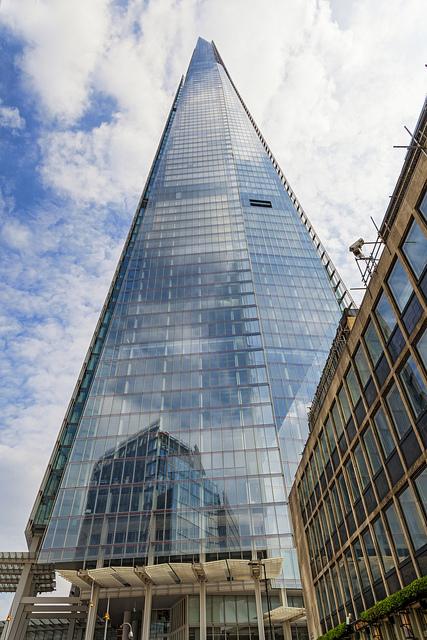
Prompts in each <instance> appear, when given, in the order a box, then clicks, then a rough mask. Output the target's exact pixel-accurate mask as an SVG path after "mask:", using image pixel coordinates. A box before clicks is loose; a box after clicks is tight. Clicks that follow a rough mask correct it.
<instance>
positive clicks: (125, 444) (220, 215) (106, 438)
mask: <svg viewBox="0 0 427 640" xmlns="http://www.w3.org/2000/svg"><path fill="white" fill-rule="evenodd" d="M302 108H303V106H302ZM351 304H352V301H351V298H350V296H349V294H348V293H347V291H346V289H345V287H344V285H343V283H342V282H341V280H340V278H339V275H338V274H337V272H336V270H335V269H334V267H333V265H332V263H331V261H330V259H329V257H328V255H327V254H326V252H325V250H324V248H323V246H322V245H321V243H320V241H319V239H318V238H317V236H316V234H315V232H314V231H313V229H312V227H311V225H310V222H309V221H308V219H307V218H306V216H305V214H304V212H303V210H302V209H301V207H300V205H299V203H298V201H297V199H296V197H295V195H294V194H293V192H292V190H291V188H290V186H289V185H288V183H287V181H286V179H285V178H284V176H283V174H282V172H281V170H280V168H279V167H278V165H277V162H276V160H275V159H274V157H273V155H272V153H271V151H270V150H269V148H268V146H267V143H266V142H265V140H264V138H263V137H262V135H261V133H260V131H259V129H258V128H257V126H256V124H255V122H254V121H253V119H252V117H251V115H250V113H249V111H248V110H247V108H246V106H245V104H244V102H243V100H242V99H241V97H240V95H239V93H238V92H237V90H236V87H235V86H234V84H233V82H232V80H231V78H230V76H229V74H228V72H227V70H226V68H225V66H224V63H223V61H222V59H221V58H220V56H219V53H218V51H217V49H216V47H215V45H214V44H213V43H209V42H207V41H205V40H203V39H199V40H198V42H197V46H196V48H195V51H194V53H193V56H192V59H191V63H190V66H189V69H188V72H187V75H186V76H185V80H182V81H181V83H180V85H179V88H178V91H177V94H176V96H175V99H174V101H173V105H172V108H171V111H170V114H169V117H168V120H167V123H166V126H165V129H164V133H163V135H162V139H161V141H160V145H159V147H158V150H157V153H156V156H155V159H154V162H153V165H152V168H151V171H150V174H149V176H148V179H147V182H146V186H145V188H144V191H143V194H142V197H141V200H140V202H139V205H138V209H137V212H136V215H135V218H134V220H133V223H132V227H131V230H130V232H129V235H128V238H127V240H126V244H125V248H124V250H123V254H122V257H121V260H120V263H119V265H118V268H117V271H116V274H115V277H114V280H113V283H112V285H111V289H110V291H109V294H108V297H107V300H106V303H105V306H104V308H103V310H102V314H101V317H100V320H99V323H98V326H97V328H96V331H95V334H94V337H93V340H92V343H91V346H90V349H89V353H88V355H87V358H86V360H85V364H84V367H83V369H82V373H81V375H80V377H79V380H78V384H77V386H76V390H75V393H74V395H73V398H72V401H71V403H70V406H69V409H68V411H67V415H66V419H65V420H64V423H63V425H62V428H61V431H60V434H59V438H58V441H57V444H56V446H55V450H54V453H53V455H52V458H51V461H50V464H49V468H48V470H47V472H46V476H45V478H44V480H43V483H42V486H41V489H40V492H39V495H38V497H37V500H36V504H35V507H34V510H33V513H32V515H31V518H30V522H29V524H28V529H27V536H28V539H29V543H30V545H31V544H32V547H31V548H32V549H34V550H35V553H36V555H37V558H38V562H39V563H44V564H45V565H49V564H51V565H54V567H55V568H56V569H58V570H60V571H61V572H62V574H63V575H64V576H65V577H67V578H68V579H70V581H71V582H73V584H74V585H76V586H77V587H79V588H80V590H81V591H80V593H81V597H82V598H83V599H84V598H85V597H86V598H90V600H91V602H92V604H93V605H94V606H93V607H89V614H88V622H87V626H86V630H85V633H86V637H87V638H91V637H93V633H94V630H95V631H96V628H97V625H99V624H100V623H99V622H98V623H97V621H96V617H94V614H93V611H94V610H95V613H96V610H97V608H98V614H99V615H102V613H103V612H104V610H105V609H106V607H107V606H108V607H110V608H111V615H110V617H111V619H110V620H109V625H110V626H109V629H107V632H108V633H112V629H114V628H115V627H117V626H120V624H122V623H123V620H124V621H125V626H124V629H123V632H124V634H125V635H126V634H127V633H128V631H127V630H129V629H130V626H129V625H128V624H127V622H129V623H130V624H131V625H133V629H134V636H135V634H141V637H142V638H143V639H144V640H148V638H152V637H160V636H161V637H162V638H166V636H167V637H169V636H170V637H172V635H174V634H175V637H176V638H177V639H178V638H190V640H191V639H194V638H199V637H200V638H201V639H202V640H204V638H206V637H209V638H214V637H217V636H218V638H219V637H224V638H227V637H228V638H230V636H231V637H233V638H234V637H236V638H238V637H239V638H241V639H242V638H245V639H246V638H247V639H249V638H250V637H253V638H257V637H262V636H263V634H264V623H263V619H262V618H263V616H262V615H261V614H260V611H261V609H260V607H261V606H263V607H264V611H265V612H267V611H268V612H270V614H269V615H267V614H266V615H267V618H266V620H267V622H266V633H272V632H274V634H275V636H276V637H277V638H280V637H281V634H283V633H285V635H286V633H287V632H290V627H289V621H290V620H294V619H296V617H298V615H296V614H295V611H294V617H292V612H291V614H289V612H288V613H286V611H288V610H287V609H286V607H285V608H284V607H283V606H281V605H284V604H287V605H292V604H294V605H295V604H297V605H298V604H300V601H299V600H298V597H297V591H295V590H297V589H298V588H299V577H298V569H297V566H296V559H295V555H294V546H293V541H292V535H291V528H290V523H289V517H288V510H287V495H288V490H289V489H290V486H291V481H292V477H293V474H294V471H295V469H296V466H297V462H298V458H299V454H300V453H301V451H302V448H303V446H304V442H305V439H306V436H307V405H308V404H309V403H310V401H311V398H312V396H313V393H314V391H315V388H316V385H317V382H318V379H319V377H320V373H321V371H322V367H323V364H324V362H325V359H326V356H327V353H328V351H329V347H330V344H331V341H332V339H333V337H334V335H335V331H336V327H337V324H338V320H339V318H340V315H341V310H342V309H343V308H344V307H346V306H350V305H351ZM280 559H282V560H283V562H281V560H280ZM259 579H261V580H264V579H266V583H265V585H264V583H263V586H262V589H263V594H264V593H265V592H264V586H266V587H267V592H266V595H267V596H268V598H266V599H265V602H264V603H263V602H262V599H261V595H260V582H259ZM283 587H286V589H283ZM263 597H264V596H263ZM108 598H110V600H108ZM280 598H281V599H280ZM113 600H114V606H113V605H112V604H111V602H112V601H113ZM107 602H110V604H108V605H107V604H106V603H107ZM183 602H185V606H184V605H183V604H182V603H183ZM144 610H145V614H144ZM279 610H280V611H279ZM150 612H151V613H150ZM159 612H161V613H159ZM271 612H273V614H271ZM280 612H281V613H280ZM91 615H92V617H91ZM150 616H151V620H150ZM286 616H287V617H286ZM177 620H178V622H179V624H178V622H177ZM85 624H86V623H85ZM104 624H105V618H104ZM177 625H178V626H177ZM286 625H288V627H287V626H286ZM286 629H287V630H288V631H286ZM293 633H294V636H295V637H297V635H298V633H299V635H300V636H304V632H303V627H300V628H299V632H298V629H297V628H296V627H295V628H294V629H293ZM180 634H181V635H180ZM182 634H184V635H182ZM75 637H76V638H77V636H75ZM111 637H114V636H111Z"/></svg>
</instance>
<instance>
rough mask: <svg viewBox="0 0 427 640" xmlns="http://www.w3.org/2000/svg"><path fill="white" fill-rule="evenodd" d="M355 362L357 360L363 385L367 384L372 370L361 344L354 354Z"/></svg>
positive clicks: (356, 363) (357, 367)
mask: <svg viewBox="0 0 427 640" xmlns="http://www.w3.org/2000/svg"><path fill="white" fill-rule="evenodd" d="M354 362H355V365H356V369H357V372H358V374H359V377H360V379H361V381H362V385H363V386H365V384H366V383H367V382H368V380H369V377H370V375H371V372H370V370H369V365H368V361H367V359H366V356H365V354H364V351H363V349H362V346H361V345H359V348H358V349H357V351H356V353H355V355H354Z"/></svg>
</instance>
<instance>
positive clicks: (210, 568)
mask: <svg viewBox="0 0 427 640" xmlns="http://www.w3.org/2000/svg"><path fill="white" fill-rule="evenodd" d="M282 563H283V559H282V558H266V559H265V560H259V561H254V562H250V561H248V560H213V561H211V562H199V563H189V562H182V563H180V562H170V563H169V562H165V563H162V564H152V565H146V566H143V567H102V568H100V569H88V570H71V569H70V570H65V569H61V570H59V571H58V573H59V575H61V576H62V577H63V578H65V580H68V581H69V582H71V583H73V584H74V585H76V586H77V587H79V588H80V589H83V590H87V589H88V588H89V587H90V586H91V585H92V582H94V583H95V584H97V585H99V586H100V587H103V588H106V589H109V588H114V589H117V588H119V589H120V588H129V587H142V586H143V585H144V583H147V582H149V583H151V584H154V585H159V586H160V585H161V586H164V585H175V584H196V583H197V582H198V581H199V580H204V581H206V582H207V583H208V584H210V583H211V584H214V583H219V582H229V581H230V580H231V581H234V580H235V581H247V580H251V579H252V577H253V575H254V572H256V573H257V574H258V576H259V577H260V579H262V580H263V579H265V578H267V579H273V578H278V577H279V576H280V574H281V571H282Z"/></svg>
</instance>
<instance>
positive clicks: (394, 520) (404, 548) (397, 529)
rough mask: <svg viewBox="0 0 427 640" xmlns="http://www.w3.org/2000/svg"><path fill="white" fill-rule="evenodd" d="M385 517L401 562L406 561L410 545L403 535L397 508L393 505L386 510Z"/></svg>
mask: <svg viewBox="0 0 427 640" xmlns="http://www.w3.org/2000/svg"><path fill="white" fill-rule="evenodd" d="M385 517H386V519H387V523H388V526H389V530H390V534H391V538H392V540H393V543H394V548H395V550H396V553H397V557H398V559H399V561H401V560H404V559H405V558H407V557H408V555H409V549H408V545H407V543H406V538H405V535H404V533H403V529H402V525H401V524H400V520H399V518H398V516H397V512H396V507H395V506H394V504H393V503H391V504H390V506H389V507H388V508H387V509H386V510H385Z"/></svg>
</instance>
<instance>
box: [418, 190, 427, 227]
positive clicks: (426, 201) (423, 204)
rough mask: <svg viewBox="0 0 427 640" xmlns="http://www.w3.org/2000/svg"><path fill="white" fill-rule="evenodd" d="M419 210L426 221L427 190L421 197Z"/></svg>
mask: <svg viewBox="0 0 427 640" xmlns="http://www.w3.org/2000/svg"><path fill="white" fill-rule="evenodd" d="M419 210H420V213H421V215H422V216H423V218H424V220H425V221H426V222H427V191H426V192H425V194H424V196H423V199H422V200H421V204H420V206H419Z"/></svg>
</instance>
